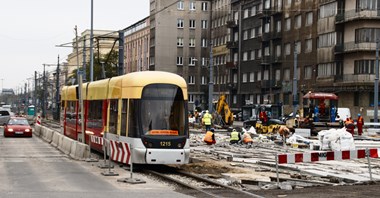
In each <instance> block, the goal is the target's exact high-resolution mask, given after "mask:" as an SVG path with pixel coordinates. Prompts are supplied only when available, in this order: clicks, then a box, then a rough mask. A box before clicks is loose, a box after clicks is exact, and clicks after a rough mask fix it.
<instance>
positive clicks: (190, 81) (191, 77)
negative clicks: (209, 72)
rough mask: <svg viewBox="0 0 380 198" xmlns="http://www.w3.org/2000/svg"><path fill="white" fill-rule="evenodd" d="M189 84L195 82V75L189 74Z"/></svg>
mask: <svg viewBox="0 0 380 198" xmlns="http://www.w3.org/2000/svg"><path fill="white" fill-rule="evenodd" d="M188 83H189V84H195V77H194V76H189V81H188Z"/></svg>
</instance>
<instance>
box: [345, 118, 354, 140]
mask: <svg viewBox="0 0 380 198" xmlns="http://www.w3.org/2000/svg"><path fill="white" fill-rule="evenodd" d="M344 125H345V127H346V131H347V132H349V133H351V135H352V136H354V130H355V124H354V121H353V120H352V118H351V117H347V119H346V121H345V123H344Z"/></svg>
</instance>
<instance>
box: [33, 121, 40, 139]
mask: <svg viewBox="0 0 380 198" xmlns="http://www.w3.org/2000/svg"><path fill="white" fill-rule="evenodd" d="M33 133H34V135H36V136H38V137H39V136H40V134H41V125H39V124H36V125H34V131H33Z"/></svg>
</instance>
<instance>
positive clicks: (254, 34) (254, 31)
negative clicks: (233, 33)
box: [251, 28, 256, 38]
mask: <svg viewBox="0 0 380 198" xmlns="http://www.w3.org/2000/svg"><path fill="white" fill-rule="evenodd" d="M255 37H256V30H255V28H252V29H251V38H255Z"/></svg>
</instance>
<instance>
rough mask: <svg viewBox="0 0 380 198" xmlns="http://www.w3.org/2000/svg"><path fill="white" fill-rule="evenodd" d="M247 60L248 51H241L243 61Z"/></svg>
mask: <svg viewBox="0 0 380 198" xmlns="http://www.w3.org/2000/svg"><path fill="white" fill-rule="evenodd" d="M247 60H248V52H243V61H247Z"/></svg>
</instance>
